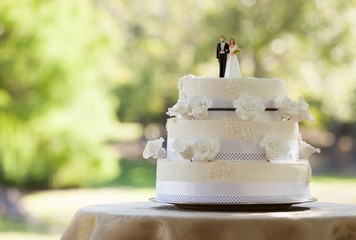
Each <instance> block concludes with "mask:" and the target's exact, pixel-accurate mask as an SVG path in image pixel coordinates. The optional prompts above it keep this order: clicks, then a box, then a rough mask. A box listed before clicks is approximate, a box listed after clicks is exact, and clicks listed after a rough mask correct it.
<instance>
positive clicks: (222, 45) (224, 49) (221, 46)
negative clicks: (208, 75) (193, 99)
mask: <svg viewBox="0 0 356 240" xmlns="http://www.w3.org/2000/svg"><path fill="white" fill-rule="evenodd" d="M229 52H230V51H229V44H227V43H226V42H225V36H224V35H221V36H220V42H219V43H218V45H217V46H216V59H217V60H218V62H219V66H220V71H219V77H221V78H223V77H224V75H225V68H226V59H227V54H228V53H229Z"/></svg>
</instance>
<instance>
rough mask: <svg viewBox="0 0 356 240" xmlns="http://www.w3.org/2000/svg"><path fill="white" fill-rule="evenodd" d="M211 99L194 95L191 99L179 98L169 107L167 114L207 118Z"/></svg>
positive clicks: (189, 117)
mask: <svg viewBox="0 0 356 240" xmlns="http://www.w3.org/2000/svg"><path fill="white" fill-rule="evenodd" d="M211 103H212V102H211V100H209V99H208V98H207V97H194V98H189V99H184V98H183V99H179V100H178V102H177V103H176V104H175V105H174V106H173V107H171V108H168V112H167V115H169V116H171V117H182V118H184V119H189V120H190V119H206V118H207V117H208V108H209V107H210V106H211Z"/></svg>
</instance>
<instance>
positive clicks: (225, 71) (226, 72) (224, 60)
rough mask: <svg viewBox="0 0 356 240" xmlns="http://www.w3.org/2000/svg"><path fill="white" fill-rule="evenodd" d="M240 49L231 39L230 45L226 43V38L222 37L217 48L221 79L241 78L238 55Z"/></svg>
mask: <svg viewBox="0 0 356 240" xmlns="http://www.w3.org/2000/svg"><path fill="white" fill-rule="evenodd" d="M239 52H240V49H239V48H238V47H237V45H236V43H235V38H233V37H231V38H230V40H229V43H225V36H224V35H221V36H220V42H219V43H218V44H217V46H216V59H217V60H218V61H219V66H220V71H219V77H221V78H224V77H225V78H241V71H240V64H239V60H238V59H237V56H236V55H237V54H238V53H239Z"/></svg>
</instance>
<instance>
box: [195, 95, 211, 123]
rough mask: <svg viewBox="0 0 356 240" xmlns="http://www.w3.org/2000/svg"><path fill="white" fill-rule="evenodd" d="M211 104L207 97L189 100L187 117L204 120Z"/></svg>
mask: <svg viewBox="0 0 356 240" xmlns="http://www.w3.org/2000/svg"><path fill="white" fill-rule="evenodd" d="M211 104H212V102H211V100H209V99H208V98H207V97H194V98H191V99H189V115H190V116H192V117H193V118H194V119H206V118H207V117H208V108H209V107H210V106H211Z"/></svg>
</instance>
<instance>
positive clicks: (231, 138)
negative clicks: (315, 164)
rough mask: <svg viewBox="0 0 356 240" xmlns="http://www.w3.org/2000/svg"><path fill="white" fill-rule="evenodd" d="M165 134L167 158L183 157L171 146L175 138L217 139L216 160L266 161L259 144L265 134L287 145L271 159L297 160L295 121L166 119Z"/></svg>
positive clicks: (297, 138)
mask: <svg viewBox="0 0 356 240" xmlns="http://www.w3.org/2000/svg"><path fill="white" fill-rule="evenodd" d="M167 134H168V136H167V158H168V159H170V160H181V159H182V157H181V156H180V155H179V154H177V153H176V151H175V149H174V147H173V144H174V141H176V140H177V139H184V140H185V141H190V142H194V141H197V140H199V139H217V140H218V141H219V153H218V154H217V155H216V156H215V158H214V159H215V160H228V161H269V159H268V158H267V157H266V153H265V149H264V147H263V146H262V145H261V141H262V140H263V139H265V138H266V137H271V138H274V139H278V143H277V144H284V145H285V146H286V148H288V151H287V152H286V154H285V155H284V156H279V157H276V158H274V159H273V160H274V161H284V162H286V161H290V162H295V161H298V160H299V139H300V134H299V128H298V123H296V122H290V121H242V120H238V119H236V118H228V119H222V120H194V121H192V120H184V119H169V120H168V121H167ZM272 144H275V143H272ZM272 147H273V146H272ZM211 160H213V159H211Z"/></svg>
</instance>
